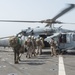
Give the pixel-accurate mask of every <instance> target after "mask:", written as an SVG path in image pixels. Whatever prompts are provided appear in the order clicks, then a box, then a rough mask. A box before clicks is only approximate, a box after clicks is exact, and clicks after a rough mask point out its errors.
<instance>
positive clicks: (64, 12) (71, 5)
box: [52, 4, 75, 21]
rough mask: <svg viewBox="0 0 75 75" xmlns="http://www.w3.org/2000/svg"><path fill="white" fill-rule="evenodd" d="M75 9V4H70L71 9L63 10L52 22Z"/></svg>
mask: <svg viewBox="0 0 75 75" xmlns="http://www.w3.org/2000/svg"><path fill="white" fill-rule="evenodd" d="M74 7H75V4H69V7H67V8H65V9H64V10H62V11H61V12H60V13H59V14H58V15H56V16H55V17H54V18H53V19H52V20H53V21H54V20H56V19H57V18H59V17H61V16H62V15H64V14H66V13H67V12H69V11H71V10H72V9H73V8H74Z"/></svg>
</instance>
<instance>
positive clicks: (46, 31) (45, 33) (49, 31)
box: [0, 4, 75, 47]
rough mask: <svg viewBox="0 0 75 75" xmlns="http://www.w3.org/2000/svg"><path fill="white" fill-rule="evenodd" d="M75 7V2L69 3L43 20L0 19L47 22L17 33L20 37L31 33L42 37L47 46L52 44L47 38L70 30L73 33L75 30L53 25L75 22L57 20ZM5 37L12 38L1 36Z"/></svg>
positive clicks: (36, 36)
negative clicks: (49, 17)
mask: <svg viewBox="0 0 75 75" xmlns="http://www.w3.org/2000/svg"><path fill="white" fill-rule="evenodd" d="M74 8H75V4H69V5H68V7H66V8H65V9H63V10H62V11H61V12H59V13H58V14H57V15H56V16H55V17H53V18H52V19H46V20H41V21H22V20H0V22H19V23H46V25H45V26H44V27H36V28H31V27H29V28H28V29H25V30H22V31H21V32H19V33H17V34H16V36H17V37H19V36H24V37H27V36H29V35H33V36H34V37H35V38H38V37H42V38H43V39H44V43H45V47H49V46H50V45H49V41H48V40H47V39H48V37H50V38H51V37H53V36H59V35H60V33H61V34H62V33H66V34H68V33H69V32H73V33H74V32H75V31H72V30H67V29H62V28H61V26H60V27H53V24H75V23H65V22H60V21H57V19H58V18H59V17H61V16H63V15H64V14H66V13H68V12H69V11H71V10H72V9H74ZM5 38H10V37H9V36H8V37H3V38H0V39H5ZM6 40H8V39H6ZM1 43H2V45H3V44H4V43H3V41H2V42H1ZM1 43H0V45H1ZM6 44H8V43H6ZM6 44H5V45H6ZM2 45H1V46H2Z"/></svg>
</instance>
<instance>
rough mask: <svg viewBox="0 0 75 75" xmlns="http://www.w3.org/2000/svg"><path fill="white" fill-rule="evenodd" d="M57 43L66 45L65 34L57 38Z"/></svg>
mask: <svg viewBox="0 0 75 75" xmlns="http://www.w3.org/2000/svg"><path fill="white" fill-rule="evenodd" d="M59 42H60V43H66V34H62V35H61V36H60V37H59Z"/></svg>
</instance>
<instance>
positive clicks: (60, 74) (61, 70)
mask: <svg viewBox="0 0 75 75" xmlns="http://www.w3.org/2000/svg"><path fill="white" fill-rule="evenodd" d="M58 71H59V72H58V75H66V72H65V67H64V62H63V57H62V56H61V55H59V70H58Z"/></svg>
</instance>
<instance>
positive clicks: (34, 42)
mask: <svg viewBox="0 0 75 75" xmlns="http://www.w3.org/2000/svg"><path fill="white" fill-rule="evenodd" d="M31 41H32V49H33V51H32V54H33V55H34V56H36V52H35V49H36V40H35V38H34V36H32V37H31Z"/></svg>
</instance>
